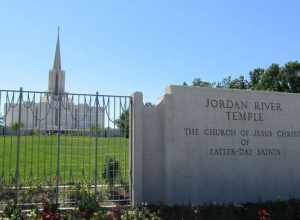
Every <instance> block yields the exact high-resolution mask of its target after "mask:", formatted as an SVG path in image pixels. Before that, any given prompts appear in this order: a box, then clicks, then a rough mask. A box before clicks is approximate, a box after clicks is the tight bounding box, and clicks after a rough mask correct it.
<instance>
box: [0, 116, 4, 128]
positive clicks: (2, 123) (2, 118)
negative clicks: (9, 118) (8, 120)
mask: <svg viewBox="0 0 300 220" xmlns="http://www.w3.org/2000/svg"><path fill="white" fill-rule="evenodd" d="M0 127H4V117H3V116H0Z"/></svg>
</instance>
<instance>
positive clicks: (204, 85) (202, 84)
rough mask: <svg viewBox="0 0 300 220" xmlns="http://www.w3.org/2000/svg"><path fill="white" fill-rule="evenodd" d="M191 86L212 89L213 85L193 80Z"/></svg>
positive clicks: (198, 79)
mask: <svg viewBox="0 0 300 220" xmlns="http://www.w3.org/2000/svg"><path fill="white" fill-rule="evenodd" d="M184 85H185V84H184ZM186 85H187V84H186ZM192 85H193V86H199V87H214V83H211V82H207V81H203V80H201V79H200V78H196V79H194V80H193V82H192Z"/></svg>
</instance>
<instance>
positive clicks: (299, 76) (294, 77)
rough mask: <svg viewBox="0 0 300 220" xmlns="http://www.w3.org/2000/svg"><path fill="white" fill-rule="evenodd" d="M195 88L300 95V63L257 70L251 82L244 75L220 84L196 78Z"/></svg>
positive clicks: (251, 76) (252, 74)
mask: <svg viewBox="0 0 300 220" xmlns="http://www.w3.org/2000/svg"><path fill="white" fill-rule="evenodd" d="M184 85H187V84H186V83H185V84H184ZM193 86H200V87H216V88H228V89H249V90H269V91H278V92H291V93H300V63H299V62H298V61H291V62H288V63H286V64H285V65H283V66H280V65H278V64H271V65H270V66H269V67H268V68H266V69H263V68H255V69H253V70H252V71H250V72H249V81H248V80H247V79H246V78H245V77H244V76H243V75H240V76H239V77H238V78H235V79H232V78H231V76H229V77H226V78H224V79H223V80H222V81H221V82H218V83H211V82H206V81H202V80H201V79H200V78H195V79H194V80H193Z"/></svg>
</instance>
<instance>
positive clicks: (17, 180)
mask: <svg viewBox="0 0 300 220" xmlns="http://www.w3.org/2000/svg"><path fill="white" fill-rule="evenodd" d="M22 100H23V88H22V87H21V88H20V93H19V109H18V110H19V111H18V114H19V115H18V124H17V158H16V176H15V181H16V203H17V202H18V197H19V181H20V179H19V178H20V144H21V126H22V125H21V124H22Z"/></svg>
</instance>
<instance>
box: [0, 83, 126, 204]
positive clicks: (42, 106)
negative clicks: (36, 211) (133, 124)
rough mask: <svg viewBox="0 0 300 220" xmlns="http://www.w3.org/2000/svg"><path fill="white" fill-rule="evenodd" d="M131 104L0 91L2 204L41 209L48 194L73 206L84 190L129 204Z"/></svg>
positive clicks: (100, 97)
mask: <svg viewBox="0 0 300 220" xmlns="http://www.w3.org/2000/svg"><path fill="white" fill-rule="evenodd" d="M131 103H132V101H131V97H129V96H111V95H100V94H98V93H96V94H93V95H91V94H73V93H64V94H52V93H49V92H37V91H23V90H22V89H20V90H0V200H1V202H2V203H5V202H6V201H7V200H8V199H11V198H14V199H15V200H17V201H18V202H19V203H22V204H27V203H28V204H30V203H38V202H41V201H40V200H41V199H42V196H41V195H40V194H41V193H42V194H45V193H47V194H48V195H51V196H52V197H54V198H55V200H56V202H58V203H60V204H63V205H66V204H68V203H72V191H74V190H75V189H76V187H78V186H80V187H87V188H89V189H92V190H94V191H95V194H96V195H97V196H98V197H99V198H100V199H101V201H117V202H129V201H130V194H131V193H130V191H131V187H130V182H131V180H130V164H131V162H130V153H131V147H130V141H129V139H130V134H131V132H130V119H129V117H130V112H131ZM30 191H31V194H30ZM28 192H29V193H28ZM28 194H30V195H31V196H28ZM26 196H27V197H26ZM28 197H30V198H28Z"/></svg>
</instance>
